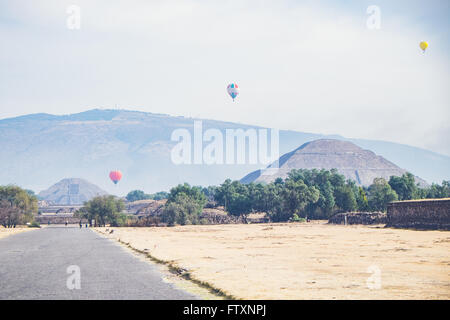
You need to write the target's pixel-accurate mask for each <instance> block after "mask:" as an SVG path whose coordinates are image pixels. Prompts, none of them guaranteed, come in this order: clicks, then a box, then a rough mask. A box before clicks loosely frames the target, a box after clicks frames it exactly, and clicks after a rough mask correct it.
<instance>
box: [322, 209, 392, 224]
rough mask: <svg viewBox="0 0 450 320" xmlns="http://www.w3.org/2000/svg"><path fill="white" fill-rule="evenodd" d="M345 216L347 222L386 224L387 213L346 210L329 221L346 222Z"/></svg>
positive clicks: (335, 222)
mask: <svg viewBox="0 0 450 320" xmlns="http://www.w3.org/2000/svg"><path fill="white" fill-rule="evenodd" d="M345 217H347V224H364V225H370V224H386V214H384V213H382V212H345V213H338V214H335V215H334V216H332V217H331V218H330V219H329V220H328V223H332V224H345Z"/></svg>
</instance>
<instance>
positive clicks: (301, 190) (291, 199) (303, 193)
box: [271, 177, 320, 221]
mask: <svg viewBox="0 0 450 320" xmlns="http://www.w3.org/2000/svg"><path fill="white" fill-rule="evenodd" d="M280 195H281V205H280V206H278V207H277V208H275V210H274V212H273V213H272V215H271V217H272V219H273V220H274V221H287V220H289V219H290V218H292V217H293V215H294V214H296V215H297V216H298V217H305V216H306V212H305V211H304V210H303V209H304V208H305V207H306V206H307V205H308V204H309V203H315V202H317V201H318V200H319V195H320V191H319V190H318V189H317V188H316V187H315V186H310V187H308V186H307V185H306V184H305V183H304V182H303V180H294V179H293V178H290V177H289V178H288V179H286V180H285V182H284V187H283V189H282V190H281V194H280Z"/></svg>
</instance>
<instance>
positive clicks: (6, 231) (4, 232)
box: [0, 226, 34, 239]
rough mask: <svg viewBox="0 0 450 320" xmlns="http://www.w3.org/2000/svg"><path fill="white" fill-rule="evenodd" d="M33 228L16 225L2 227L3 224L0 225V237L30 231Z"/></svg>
mask: <svg viewBox="0 0 450 320" xmlns="http://www.w3.org/2000/svg"><path fill="white" fill-rule="evenodd" d="M30 230H34V229H33V228H28V227H16V228H4V227H3V226H1V227H0V239H1V238H4V237H7V236H9V235H12V234H16V233H20V232H24V231H30Z"/></svg>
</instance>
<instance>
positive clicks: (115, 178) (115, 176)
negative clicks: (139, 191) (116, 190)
mask: <svg viewBox="0 0 450 320" xmlns="http://www.w3.org/2000/svg"><path fill="white" fill-rule="evenodd" d="M109 178H110V179H111V180H112V182H114V184H117V182H119V181H120V179H122V172H120V171H119V170H115V171H111V172H110V173H109Z"/></svg>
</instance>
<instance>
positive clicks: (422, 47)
mask: <svg viewBox="0 0 450 320" xmlns="http://www.w3.org/2000/svg"><path fill="white" fill-rule="evenodd" d="M427 48H428V42H426V41H422V42H421V43H420V49H422V50H423V52H424V53H425V50H427Z"/></svg>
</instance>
